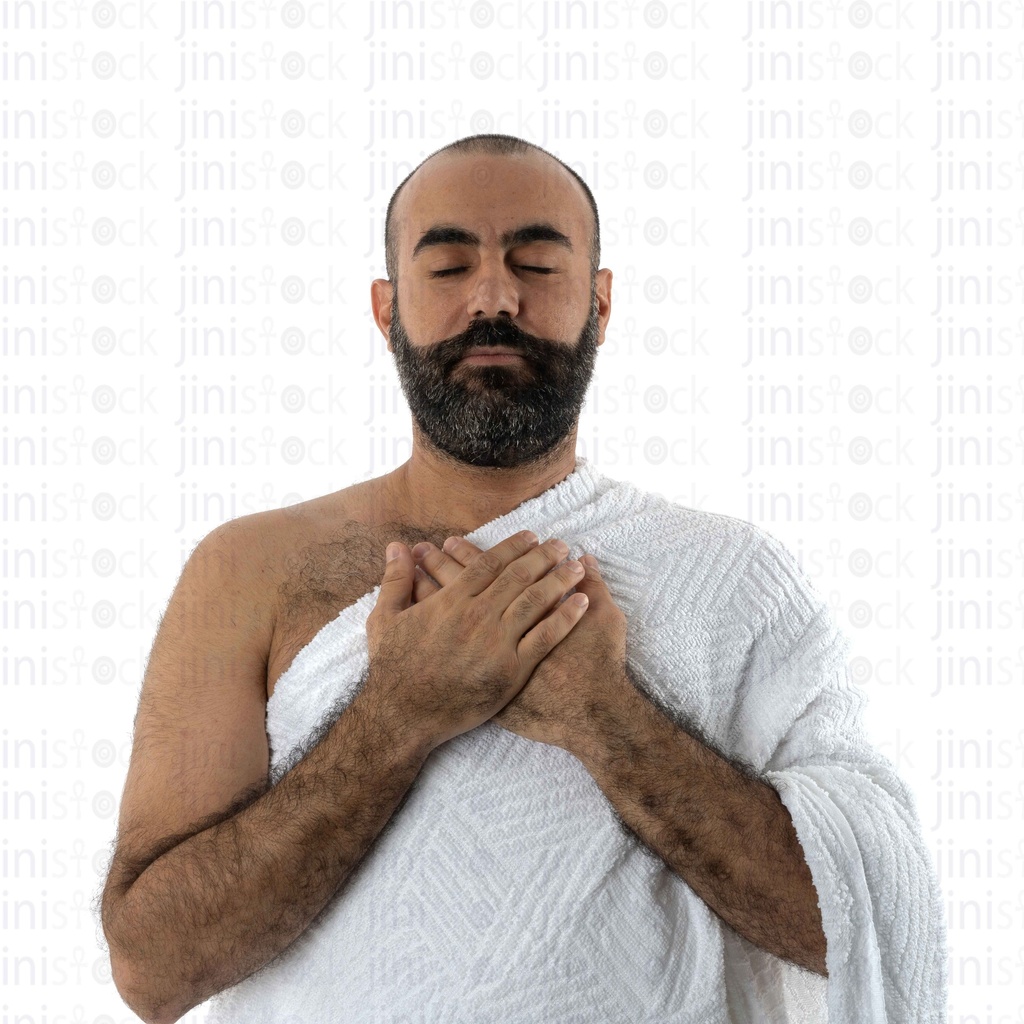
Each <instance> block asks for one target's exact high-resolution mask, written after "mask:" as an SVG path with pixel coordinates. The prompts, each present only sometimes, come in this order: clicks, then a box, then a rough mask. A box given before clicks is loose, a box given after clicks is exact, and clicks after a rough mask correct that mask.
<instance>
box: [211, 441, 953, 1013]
mask: <svg viewBox="0 0 1024 1024" xmlns="http://www.w3.org/2000/svg"><path fill="white" fill-rule="evenodd" d="M523 529H532V530H534V531H535V532H536V533H537V534H538V535H539V536H540V537H541V539H542V540H543V539H546V538H548V537H552V536H557V537H561V538H563V539H564V540H565V541H566V543H568V544H569V546H570V555H569V557H579V556H580V555H581V554H582V553H583V552H587V551H589V552H593V553H594V554H595V555H596V556H597V558H598V560H599V563H600V566H601V571H602V573H603V576H604V579H605V581H606V582H607V584H608V586H609V589H610V591H611V593H612V596H613V597H614V599H615V601H616V603H617V604H618V605H619V607H620V608H622V610H623V611H624V612H625V614H626V618H627V623H628V627H627V628H628V637H627V660H628V662H629V665H630V668H631V669H632V671H633V673H634V675H635V676H636V677H637V679H638V681H639V682H640V684H641V685H642V686H644V687H646V688H647V689H648V691H649V692H650V693H651V694H652V695H654V696H655V697H656V698H658V699H660V700H661V701H663V702H664V704H665V705H666V706H668V707H671V708H673V709H679V710H680V711H682V712H683V713H685V714H686V715H688V716H689V717H690V719H691V720H692V721H694V722H696V724H697V725H698V726H699V727H700V728H701V729H703V730H704V732H705V734H706V735H707V737H708V738H709V740H710V741H711V742H713V743H716V744H717V745H718V746H719V747H720V748H721V749H722V750H723V751H724V752H725V753H727V754H728V755H729V756H734V757H737V758H740V759H742V760H744V761H746V762H747V763H748V764H750V765H752V766H753V767H754V768H755V769H757V770H759V771H762V772H764V777H765V779H766V781H769V782H770V783H771V784H772V785H773V786H774V787H775V788H776V789H777V791H778V792H779V794H780V796H781V799H782V801H783V803H784V804H785V806H786V808H787V809H788V810H789V812H790V814H791V815H792V818H793V823H794V826H795V828H796V833H797V836H798V838H799V840H800V843H801V845H802V847H803V850H804V854H805V856H806V859H807V863H808V865H809V867H810V870H811V875H812V877H813V879H814V885H815V887H816V889H817V892H818V897H819V905H820V908H821V913H822V921H823V927H824V931H825V936H826V939H827V942H828V951H827V966H828V972H829V978H828V980H827V981H826V979H824V978H821V977H820V976H818V975H815V974H812V973H810V972H808V971H803V970H801V969H800V968H798V967H795V966H793V965H791V964H789V963H787V962H786V961H783V960H781V959H779V958H777V957H775V956H773V955H771V954H770V953H767V952H765V951H763V950H761V949H760V948H759V947H757V946H755V945H754V944H752V943H751V942H749V941H747V940H746V939H745V938H743V937H742V936H740V935H739V934H738V933H737V932H735V931H733V930H732V929H731V928H730V927H729V926H728V925H726V924H725V923H724V922H723V921H722V920H721V919H720V918H718V917H717V916H716V915H715V914H714V913H713V912H712V911H711V910H710V908H709V907H708V906H707V905H706V904H705V903H704V902H703V901H702V900H701V899H700V898H699V897H697V896H696V895H695V894H694V893H693V891H692V890H691V889H690V888H689V886H688V885H687V884H686V883H685V882H684V881H683V880H682V879H681V878H680V877H679V876H678V875H676V874H674V873H673V872H672V871H671V870H670V869H669V868H668V867H667V866H666V865H665V864H664V863H663V862H662V861H661V860H660V858H658V859H656V858H653V857H652V856H651V854H650V853H648V852H646V851H644V850H643V849H642V848H641V847H640V846H639V844H637V843H636V841H635V840H633V839H632V838H630V837H627V836H626V835H625V834H624V833H623V831H622V830H621V829H620V828H619V826H618V824H617V822H616V820H615V818H614V816H613V813H612V810H611V804H610V803H609V801H608V800H607V798H606V797H605V796H604V794H603V793H602V792H601V790H600V789H599V787H598V786H597V783H596V782H595V781H594V780H593V778H592V777H591V776H590V775H589V773H588V772H587V771H586V770H585V768H584V767H583V765H582V764H581V762H579V761H578V760H577V759H576V758H575V757H573V756H572V755H571V754H569V753H567V752H566V751H564V750H562V749H560V748H558V747H553V746H549V745H546V744H543V743H534V742H531V741H529V740H525V739H523V738H521V737H519V736H516V735H514V734H513V733H509V732H507V731H505V730H503V729H501V728H499V727H498V726H496V725H492V724H491V723H485V724H484V725H482V726H480V727H479V728H477V729H474V730H472V731H471V732H469V733H465V734H463V735H461V736H458V737H456V738H455V739H453V740H451V741H449V742H448V743H445V744H443V745H442V746H440V747H438V748H437V749H436V750H434V751H433V752H432V753H431V755H430V756H429V758H428V759H427V761H426V762H425V764H424V766H423V769H422V771H421V773H420V774H419V776H417V779H416V781H415V782H414V784H413V788H412V790H411V791H410V794H409V796H408V799H407V801H406V803H405V805H404V806H403V807H402V808H401V809H400V810H399V812H398V814H397V815H396V816H395V817H394V818H393V819H392V821H391V823H390V826H389V827H388V828H387V830H386V831H385V832H384V833H383V834H382V835H381V836H380V837H378V839H377V841H376V842H375V844H374V845H373V846H371V848H370V850H369V851H368V853H367V856H366V857H365V858H364V860H363V861H362V863H361V864H360V865H359V866H358V867H357V869H356V870H355V871H354V872H353V873H352V875H350V877H349V879H348V881H347V882H346V884H345V885H344V886H343V888H342V889H341V891H340V893H339V894H338V896H337V897H336V898H335V899H334V900H333V901H332V902H331V903H330V904H328V907H327V909H326V910H325V912H324V913H323V915H322V916H321V917H320V918H319V919H318V920H317V921H316V923H315V924H314V925H313V926H311V927H310V928H309V929H308V930H307V931H306V932H305V933H303V935H301V936H300V937H299V939H298V940H297V941H296V942H295V943H294V944H293V945H292V946H291V947H290V948H289V949H287V950H285V952H284V953H283V954H282V955H281V956H279V957H278V958H277V959H276V960H274V961H273V962H272V963H270V964H268V965H267V967H265V968H264V969H263V970H262V971H260V972H258V973H257V974H255V975H253V976H251V977H249V978H247V979H245V980H244V981H243V982H241V983H240V984H238V985H236V986H234V987H233V988H230V989H228V990H226V991H225V992H223V993H221V994H219V995H218V996H215V997H214V999H213V1000H212V1001H211V1002H210V1003H209V1004H208V1006H209V1007H210V1009H211V1011H212V1012H211V1015H210V1016H209V1017H208V1018H207V1020H208V1021H209V1022H210V1024H213V1022H217V1024H221V1022H225V1024H226V1022H229V1021H230V1022H245V1024H255V1022H263V1021H265V1022H268V1024H270V1022H273V1024H327V1022H330V1024H349V1022H359V1024H362V1022H382V1024H383V1022H388V1024H397V1022H414V1021H415V1022H419V1021H424V1022H426V1021H430V1022H453V1024H461V1022H476V1021H502V1022H505V1024H519V1022H522V1024H541V1022H543V1024H555V1022H566V1024H568V1022H574V1024H576V1022H578V1024H594V1022H601V1024H617V1022H627V1021H628V1022H634V1024H636V1022H646V1021H650V1022H658V1024H664V1022H666V1021H685V1022H693V1024H705V1022H714V1024H717V1022H740V1021H749V1022H751V1024H754V1022H756V1024H775V1022H787V1021H794V1022H796V1021H799V1022H800V1024H808V1022H815V1021H826V1020H827V1021H830V1022H831V1024H881V1022H897V1021H898V1022H900V1024H912V1022H928V1024H938V1022H940V1021H942V1022H945V1019H946V1011H945V1002H946V980H945V958H946V947H945V928H944V924H943V920H942V913H941V907H940V903H939V897H938V885H937V882H936V878H935V875H934V873H933V868H932V866H931V863H930V860H929V858H928V856H927V854H926V851H925V847H924V843H923V840H922V835H921V829H920V824H919V820H918V817H917V813H916V810H915V806H914V801H913V798H912V796H911V794H910V792H909V791H908V790H907V788H906V786H905V785H904V783H903V782H902V781H901V780H900V779H899V778H898V776H897V775H896V773H895V771H894V769H893V766H892V765H891V764H890V763H889V762H888V761H887V760H886V759H885V758H884V757H882V756H881V755H880V754H878V753H877V752H876V751H875V750H873V749H872V748H871V746H870V745H869V743H868V742H867V741H866V739H865V737H864V733H863V729H862V724H861V707H862V704H863V701H864V697H863V695H862V693H861V692H860V691H859V690H858V689H856V688H855V687H854V686H853V685H852V684H851V683H850V682H849V680H848V678H847V674H846V659H847V654H848V649H849V641H848V640H847V639H846V638H845V637H844V636H843V635H842V634H841V633H840V631H839V630H838V628H837V626H836V624H835V623H834V621H833V620H832V618H831V616H830V614H829V611H828V608H827V606H826V605H825V604H824V602H823V601H822V599H821V597H820V596H819V595H818V594H817V592H816V591H815V590H814V589H813V588H812V586H811V584H810V582H809V581H808V580H807V578H806V577H805V576H804V575H803V573H802V572H801V570H800V567H799V565H798V564H797V563H796V561H795V559H794V558H793V557H792V556H791V555H790V553H789V552H788V551H787V550H786V549H785V548H784V547H783V545H782V544H781V543H780V542H779V541H777V540H776V539H775V538H773V537H772V536H771V535H770V534H768V533H767V532H766V531H764V530H762V529H761V528H759V527H756V526H754V525H753V524H751V523H747V522H744V521H743V520H740V519H735V518H732V517H730V516H725V515H720V514H715V513H709V512H702V511H697V510H693V509H688V508H683V507H680V506H677V505H673V504H672V503H670V502H668V501H666V500H665V499H664V498H661V497H659V496H657V495H653V494H647V493H644V492H642V491H640V490H638V489H637V488H635V487H634V486H632V485H630V484H628V483H625V482H622V481H616V480H612V479H609V478H607V477H604V476H603V475H602V474H600V473H598V472H597V471H596V470H595V469H594V467H593V466H592V465H590V464H589V462H588V461H587V460H586V459H583V458H578V459H577V463H576V469H575V471H574V472H573V473H572V474H570V475H569V476H568V477H566V478H565V479H564V480H563V481H561V482H560V483H558V484H557V485H555V486H554V487H552V488H550V489H549V490H547V491H545V492H544V493H543V494H541V495H539V496H538V497H536V498H531V499H529V500H528V501H525V502H524V503H523V504H521V505H519V506H518V507H517V508H515V509H514V510H513V511H511V512H509V513H508V514H507V515H504V516H501V517H500V518H498V519H495V520H493V521H492V522H490V523H487V524H486V525H485V526H482V527H480V529H478V530H476V531H474V532H473V533H472V534H470V535H469V539H470V540H471V541H472V542H473V543H474V544H476V545H477V546H478V547H481V548H487V547H491V546H492V545H494V544H496V543H498V541H500V540H502V539H504V538H505V537H507V536H509V535H510V534H512V533H515V532H517V531H519V530H523ZM382 570H383V567H382ZM378 591H379V587H378V588H376V589H374V590H373V591H371V592H370V593H368V594H366V595H364V596H363V597H362V598H361V599H360V600H359V601H357V602H356V603H355V604H354V605H352V606H350V607H348V608H345V609H344V610H342V611H341V612H340V613H339V615H338V617H337V618H336V619H334V620H333V621H332V622H330V623H328V624H327V625H326V626H324V627H323V629H321V630H320V632H319V633H318V634H317V635H316V636H315V637H314V638H313V639H312V640H311V641H310V643H309V644H308V645H307V646H306V647H305V648H303V649H302V650H301V651H300V652H299V653H298V654H297V655H296V657H295V660H294V662H293V663H292V665H291V666H290V667H289V669H288V670H287V671H286V672H285V673H284V675H283V676H282V677H281V678H280V680H279V681H278V683H277V686H276V688H275V690H274V693H273V695H272V697H271V700H270V702H269V705H268V708H267V732H268V735H269V738H270V742H271V749H272V765H273V769H274V770H276V771H277V772H280V771H281V770H282V768H283V767H287V766H288V765H289V764H290V763H291V760H290V759H289V754H290V753H291V752H293V751H294V750H295V749H296V747H297V745H299V744H301V743H302V742H303V741H304V740H305V739H307V738H308V737H309V736H310V734H311V733H312V732H313V730H314V729H315V728H316V727H317V726H318V725H320V724H321V722H322V719H323V716H324V714H325V711H326V710H327V709H329V708H330V707H331V706H332V705H334V704H335V702H336V701H338V700H339V699H342V700H344V701H346V702H347V701H348V700H351V698H352V697H353V696H354V694H355V692H356V691H357V690H358V687H359V685H360V682H361V680H362V679H363V677H364V674H365V672H366V670H367V667H368V658H367V648H366V632H365V624H366V618H367V616H368V615H369V613H370V611H371V609H372V608H373V606H374V604H375V602H376V598H377V593H378ZM826 1007H827V1008H826Z"/></svg>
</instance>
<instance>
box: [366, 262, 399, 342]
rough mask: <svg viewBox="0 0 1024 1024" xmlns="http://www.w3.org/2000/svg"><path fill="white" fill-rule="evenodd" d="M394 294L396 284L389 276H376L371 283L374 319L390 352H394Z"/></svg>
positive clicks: (371, 305)
mask: <svg viewBox="0 0 1024 1024" xmlns="http://www.w3.org/2000/svg"><path fill="white" fill-rule="evenodd" d="M394 294H395V286H394V285H393V284H392V283H391V282H390V281H389V280H387V278H384V277H378V278H375V279H374V280H373V281H372V282H371V284H370V309H372V310H373V319H374V320H375V321H376V323H377V327H378V328H379V329H380V333H381V334H383V335H384V338H385V339H386V341H387V344H388V351H389V352H394V349H393V348H392V347H391V300H392V298H393V297H394Z"/></svg>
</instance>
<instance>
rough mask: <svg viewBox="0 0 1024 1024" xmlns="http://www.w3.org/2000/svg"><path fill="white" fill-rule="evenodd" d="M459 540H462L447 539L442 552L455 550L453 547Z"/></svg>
mask: <svg viewBox="0 0 1024 1024" xmlns="http://www.w3.org/2000/svg"><path fill="white" fill-rule="evenodd" d="M460 540H462V538H461V537H449V538H448V539H447V540H446V541H445V542H444V547H443V548H442V550H444V551H452V550H453V549H454V548H455V546H456V545H457V544H458V543H459V541H460Z"/></svg>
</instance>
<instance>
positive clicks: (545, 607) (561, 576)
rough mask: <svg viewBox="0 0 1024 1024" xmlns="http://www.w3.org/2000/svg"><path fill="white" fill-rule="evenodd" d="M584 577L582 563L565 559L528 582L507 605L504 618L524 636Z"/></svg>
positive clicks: (513, 628)
mask: <svg viewBox="0 0 1024 1024" xmlns="http://www.w3.org/2000/svg"><path fill="white" fill-rule="evenodd" d="M582 578H583V566H582V565H580V563H579V562H577V561H575V560H574V561H571V562H566V563H565V564H564V565H560V566H559V567H558V568H557V569H553V570H552V571H551V572H550V573H547V574H545V575H544V576H542V577H541V578H540V579H539V580H537V581H536V582H534V583H533V584H531V585H530V586H528V587H527V588H526V589H525V590H524V591H523V592H522V593H521V594H520V595H519V596H518V597H517V598H516V599H515V600H514V601H513V602H512V603H511V604H510V605H509V606H508V608H507V609H506V611H505V614H504V615H503V616H502V621H503V622H504V623H506V624H507V625H508V627H509V628H510V629H512V630H515V632H516V635H517V636H522V635H523V633H525V632H526V631H527V630H528V629H531V628H532V627H533V626H535V625H536V624H537V623H538V622H540V620H541V619H543V618H544V617H545V616H546V615H548V614H549V613H550V612H551V609H552V608H554V606H555V605H556V604H558V602H559V601H561V599H562V598H563V597H564V596H565V594H566V593H567V592H568V591H570V590H572V588H573V587H575V586H576V585H577V584H578V583H579V581H580V580H581V579H582Z"/></svg>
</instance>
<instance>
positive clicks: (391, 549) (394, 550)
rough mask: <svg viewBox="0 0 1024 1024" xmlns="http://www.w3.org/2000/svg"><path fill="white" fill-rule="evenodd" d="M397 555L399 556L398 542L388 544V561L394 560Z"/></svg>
mask: <svg viewBox="0 0 1024 1024" xmlns="http://www.w3.org/2000/svg"><path fill="white" fill-rule="evenodd" d="M397 557H398V545H397V544H389V545H388V561H389V562H393V561H394V560H395V559H396V558H397Z"/></svg>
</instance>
